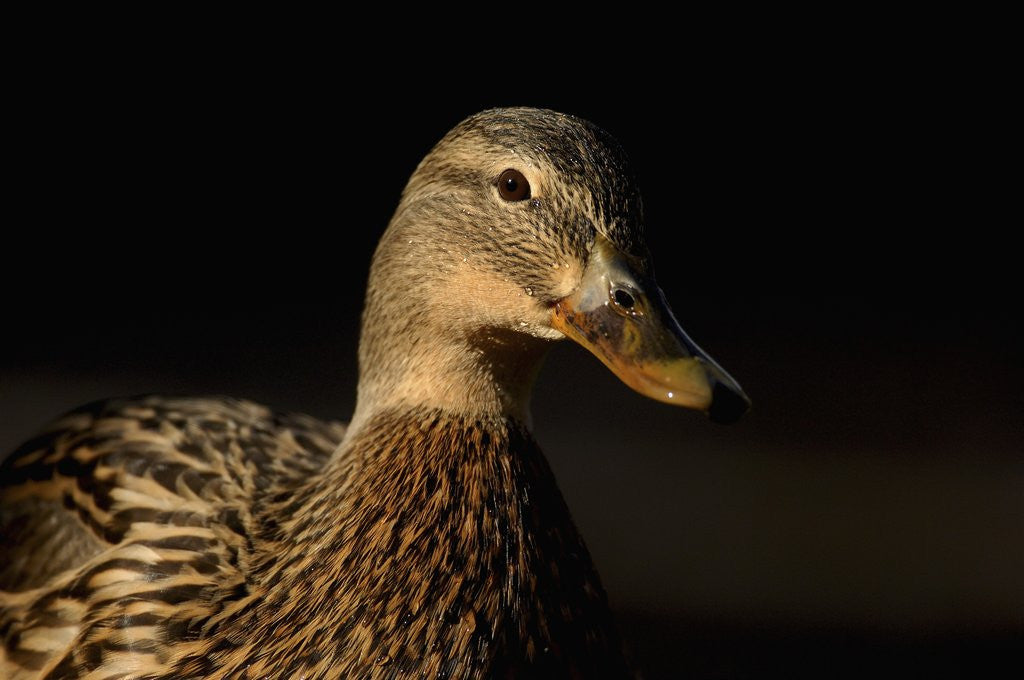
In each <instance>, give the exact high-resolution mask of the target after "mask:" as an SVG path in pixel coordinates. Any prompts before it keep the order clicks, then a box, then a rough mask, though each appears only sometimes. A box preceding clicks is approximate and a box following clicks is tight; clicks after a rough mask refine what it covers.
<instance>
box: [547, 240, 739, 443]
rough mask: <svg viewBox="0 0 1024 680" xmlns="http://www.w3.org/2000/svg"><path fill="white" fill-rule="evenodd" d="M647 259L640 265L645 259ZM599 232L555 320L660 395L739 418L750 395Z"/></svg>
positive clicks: (632, 382) (637, 384)
mask: <svg viewBox="0 0 1024 680" xmlns="http://www.w3.org/2000/svg"><path fill="white" fill-rule="evenodd" d="M637 264H639V262H637ZM640 271H641V270H640V268H639V267H638V266H631V264H630V258H628V257H627V256H625V255H623V254H622V253H620V252H619V251H618V250H616V249H615V247H614V246H612V245H611V243H609V242H608V241H607V240H606V239H604V238H603V237H598V240H597V243H596V244H595V246H594V249H593V250H592V251H591V257H590V262H589V264H588V265H587V268H586V270H585V271H584V274H583V279H582V282H581V284H580V287H579V288H578V289H577V290H576V292H575V293H573V294H572V295H570V296H568V297H566V298H563V299H561V300H559V301H558V302H556V303H555V305H554V307H553V309H552V313H551V323H552V326H554V327H555V328H556V329H558V330H559V331H560V332H562V333H563V334H564V335H566V336H567V337H569V338H571V339H572V340H574V341H575V342H577V343H579V344H580V345H583V346H584V347H586V348H587V349H588V350H589V351H590V352H592V353H593V354H594V355H595V356H596V357H597V358H598V359H600V360H601V361H602V362H603V363H604V364H605V365H606V366H607V367H608V368H609V369H611V371H612V373H614V374H615V375H617V376H618V377H619V379H620V380H622V382H624V383H626V384H627V385H629V386H630V387H632V388H633V389H634V390H636V391H637V392H639V393H640V394H643V395H645V396H647V397H650V398H652V399H657V400H658V401H662V402H665V403H667V404H674V405H676V406H683V407H687V408H693V409H698V410H701V411H704V412H706V413H707V414H708V415H709V416H710V417H711V419H712V420H714V421H716V422H723V423H728V422H733V421H735V420H738V419H739V418H740V416H742V415H743V414H744V413H746V412H747V410H748V409H749V408H750V400H749V399H748V398H747V396H746V394H744V392H743V389H742V388H741V387H740V386H739V384H738V383H737V382H736V381H735V380H733V379H732V377H731V376H730V375H729V374H728V373H726V372H725V371H724V370H723V369H722V367H721V366H719V365H718V364H717V363H715V361H714V360H713V359H712V358H711V357H709V356H708V355H707V354H706V353H705V352H704V351H703V350H701V348H700V347H698V346H697V344H696V343H695V342H693V340H691V339H690V337H689V336H688V335H687V334H686V332H685V331H683V329H682V328H681V327H680V325H679V322H678V321H676V318H675V316H674V315H673V314H672V310H671V309H669V306H668V303H667V302H666V300H665V296H664V294H663V293H662V292H661V289H660V288H658V286H657V284H656V283H655V282H654V280H653V278H650V277H646V276H643V275H642V274H640V273H639V272H640Z"/></svg>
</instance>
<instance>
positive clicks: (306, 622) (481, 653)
mask: <svg viewBox="0 0 1024 680" xmlns="http://www.w3.org/2000/svg"><path fill="white" fill-rule="evenodd" d="M284 504H285V505H284V507H280V508H277V509H274V508H271V509H270V510H271V512H269V513H268V516H273V515H275V514H282V515H284V516H285V517H289V518H288V519H286V520H285V521H284V522H282V523H281V524H280V526H279V527H277V529H276V530H275V533H276V534H277V537H276V539H274V541H273V542H272V544H271V545H270V546H269V548H268V554H267V555H266V557H265V559H266V560H267V562H265V563H264V565H263V568H262V569H261V570H260V571H262V574H261V577H260V579H259V580H260V581H261V583H262V586H263V588H264V589H265V591H266V592H268V593H279V594H280V596H279V597H277V599H276V600H272V601H268V604H269V605H270V606H269V611H270V615H269V616H268V617H266V618H264V619H261V620H260V622H259V626H260V627H262V628H266V629H267V631H266V632H267V633H268V636H272V634H273V631H274V630H279V629H280V628H281V626H292V627H299V628H308V629H309V630H308V631H305V632H303V633H301V634H300V635H299V637H302V636H304V635H306V634H308V635H309V636H317V635H320V636H323V635H330V636H331V639H332V640H337V641H338V642H337V648H336V649H335V650H334V651H333V652H332V653H333V654H335V655H336V658H335V659H334V660H333V661H332V664H334V666H333V667H334V668H338V669H341V670H342V671H343V672H342V676H343V677H349V676H351V677H356V676H358V677H362V676H363V675H364V674H365V673H366V672H367V669H368V668H372V664H373V663H375V662H376V663H378V664H395V665H394V666H393V668H398V669H406V668H410V669H411V668H415V669H417V670H424V669H426V670H429V671H430V676H431V677H434V675H435V674H437V673H442V671H444V670H445V669H448V671H447V672H444V673H443V675H445V677H466V678H484V677H495V676H499V677H505V675H506V674H510V675H511V676H515V677H519V676H521V675H524V674H525V675H529V677H542V676H543V677H548V674H549V673H550V674H551V675H552V677H556V676H557V677H570V676H572V677H575V676H573V675H571V674H572V672H573V671H576V672H580V673H582V676H581V677H599V676H600V677H604V675H601V673H604V672H606V671H607V670H608V669H607V668H605V667H604V665H607V664H615V663H621V661H620V660H618V659H619V653H620V647H619V643H618V642H617V638H616V634H615V632H614V626H613V625H612V623H611V619H610V614H609V612H608V608H607V604H606V600H605V595H604V592H603V590H602V588H601V585H600V582H599V580H598V577H597V574H596V573H595V571H594V569H593V566H592V564H591V561H590V557H589V555H588V553H587V549H586V547H585V546H584V544H583V542H582V539H581V538H580V536H579V534H578V532H577V531H576V529H575V527H574V526H573V523H572V520H571V519H570V517H569V513H568V510H567V509H566V506H565V503H564V501H563V499H562V496H561V494H560V493H559V491H558V488H557V486H556V484H555V481H554V478H553V476H552V474H551V471H550V469H549V468H548V466H547V463H546V461H545V460H544V457H543V456H542V455H541V453H540V450H539V449H538V447H537V445H536V443H535V442H534V440H533V438H532V437H531V436H530V434H529V432H528V430H527V429H526V427H525V426H524V425H523V424H522V423H520V422H518V421H516V420H513V419H509V418H504V417H494V418H490V417H472V418H471V417H466V416H461V415H458V414H452V413H450V412H446V411H443V410H439V409H423V408H412V409H408V408H407V409H402V410H394V411H386V412H378V413H377V414H375V415H374V416H372V417H371V418H370V419H369V420H368V421H367V422H366V423H364V425H363V426H362V427H361V428H360V430H359V432H357V433H356V434H355V435H354V436H353V437H350V438H348V439H346V441H345V442H344V443H343V445H342V447H341V448H340V449H339V451H338V452H337V453H336V454H335V456H334V458H333V459H332V460H331V462H330V464H329V465H328V466H327V468H326V469H325V470H324V472H323V473H322V474H321V475H319V476H318V477H316V478H314V479H313V480H311V481H310V483H309V484H308V485H307V487H305V488H304V489H301V490H300V491H299V492H298V493H297V494H296V495H295V496H294V497H293V498H292V499H291V500H290V501H285V502H284ZM275 545H276V546H278V547H276V548H275V547H274V546H275ZM271 552H272V553H275V554H269V553H271ZM294 592H302V593H303V597H302V598H301V601H298V600H295V599H293V598H292V597H291V596H290V595H289V594H290V593H294ZM293 603H294V604H293ZM310 612H317V614H316V616H312V617H311V616H310ZM258 633H259V631H252V630H250V631H247V635H254V634H258ZM270 639H272V638H270ZM286 653H287V650H282V651H281V654H286ZM263 658H264V659H267V660H269V659H271V658H273V653H270V652H268V653H267V654H265V655H264V656H263ZM501 664H510V665H508V666H502V665H501ZM294 670H295V671H296V674H299V673H300V672H301V671H302V670H303V669H301V668H297V667H296V668H295V669H294ZM535 671H536V672H539V673H540V675H534V674H533V673H534V672H535ZM586 671H593V672H592V673H591V672H586ZM374 677H376V676H374ZM438 677H440V675H438Z"/></svg>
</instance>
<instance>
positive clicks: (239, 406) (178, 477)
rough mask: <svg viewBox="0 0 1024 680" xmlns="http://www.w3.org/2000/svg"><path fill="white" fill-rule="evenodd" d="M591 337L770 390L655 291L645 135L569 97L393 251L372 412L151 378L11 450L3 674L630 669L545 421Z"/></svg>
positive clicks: (450, 183)
mask: <svg viewBox="0 0 1024 680" xmlns="http://www.w3.org/2000/svg"><path fill="white" fill-rule="evenodd" d="M566 336H568V337H569V338H571V339H573V340H575V341H576V342H579V343H580V344H582V345H584V346H585V347H586V348H587V349H589V350H590V351H591V352H593V353H594V354H596V355H597V356H598V357H599V358H600V359H601V361H603V362H604V363H605V364H606V365H607V366H608V367H609V368H610V369H611V370H612V371H614V372H615V374H616V375H618V376H619V377H620V378H621V379H622V380H624V381H625V382H626V383H627V384H628V385H630V386H631V387H633V388H634V389H636V390H638V391H640V392H642V393H643V394H645V395H648V396H650V397H653V398H655V399H659V400H661V401H665V402H668V403H672V404H679V405H681V406H687V407H692V408H697V409H702V410H705V411H708V412H709V413H710V415H711V416H712V418H713V419H717V420H732V419H735V418H737V417H739V416H740V415H741V414H742V413H743V412H744V411H745V410H746V408H747V401H746V398H745V397H744V396H743V393H742V391H741V390H740V388H739V386H738V385H737V384H736V383H735V382H734V381H733V380H732V379H731V378H730V377H729V376H728V375H727V374H726V373H725V372H724V371H722V370H721V369H720V368H719V367H718V366H717V365H716V364H715V363H714V362H713V361H711V360H710V359H709V358H708V357H707V356H706V355H705V354H703V353H702V352H701V351H700V350H699V349H698V348H697V347H696V345H694V344H693V343H692V342H691V341H690V340H689V338H687V336H686V335H685V334H684V333H683V331H682V330H681V329H680V328H679V326H678V324H677V323H676V321H675V319H674V318H673V316H672V313H671V312H670V311H669V308H668V307H667V305H666V303H665V300H664V297H663V296H662V294H661V292H660V290H659V289H658V287H657V286H656V285H655V282H654V280H653V278H652V269H651V261H650V254H649V252H648V251H647V249H646V247H645V244H644V237H643V232H642V212H641V204H640V195H639V193H638V192H637V188H636V185H635V184H634V181H633V179H632V176H631V175H630V172H629V169H628V166H627V163H626V159H625V156H624V155H623V153H622V151H621V150H620V149H619V147H618V145H617V144H616V143H615V142H614V141H613V140H612V139H611V138H610V137H609V136H608V135H607V134H606V133H604V132H602V131H601V130H599V129H598V128H596V127H594V126H593V125H591V124H590V123H587V122H585V121H582V120H579V119H577V118H573V117H571V116H566V115H562V114H558V113H554V112H551V111H540V110H534V109H499V110H493V111H487V112H484V113H481V114H478V115H475V116H472V117H471V118H469V119H467V120H466V121H464V122H463V123H461V124H460V125H458V126H457V127H456V128H455V129H453V130H452V131H451V132H449V133H448V135H447V136H445V137H444V139H442V140H441V142H440V143H439V144H438V145H437V146H436V147H435V148H434V149H433V150H432V151H431V152H430V154H429V155H428V156H427V157H426V158H425V159H424V160H423V162H422V163H420V165H419V167H418V168H417V169H416V172H415V173H414V174H413V176H412V178H411V179H410V180H409V184H408V186H407V187H406V189H405V192H404V193H403V195H402V201H401V204H400V205H399V207H398V210H397V212H396V213H395V216H394V218H393V219H392V220H391V224H390V225H389V227H388V229H387V231H386V232H385V234H384V236H383V238H382V239H381V242H380V245H379V246H378V248H377V252H376V255H375V256H374V260H373V265H372V268H371V272H370V280H369V292H368V294H367V299H366V308H365V312H364V316H363V334H362V340H361V345H360V349H359V368H360V374H359V393H358V402H357V407H356V410H355V414H354V415H353V417H352V421H351V423H350V425H349V426H348V427H347V429H346V428H345V427H344V426H343V425H341V424H338V423H322V422H319V421H317V420H315V419H313V418H309V417H306V416H298V415H284V416H282V415H278V414H275V413H273V412H271V411H269V410H267V409H266V408H264V407H262V406H257V405H255V404H252V403H248V402H244V401H237V400H233V399H224V398H203V399H186V398H180V399H179V398H161V397H145V398H137V399H125V400H117V401H108V402H104V403H97V404H93V405H91V406H87V407H85V408H83V409H81V410H79V411H76V412H74V413H72V414H70V415H68V416H66V417H65V418H63V419H62V420H60V421H59V422H57V423H56V424H55V425H53V426H52V427H51V428H50V429H49V430H48V431H47V432H46V433H44V434H43V435H41V436H40V437H38V438H36V439H33V440H32V441H29V442H27V443H26V444H25V445H23V446H22V447H21V448H20V449H18V451H16V452H15V453H14V454H13V455H12V456H11V457H10V458H8V459H7V460H6V462H5V463H4V464H3V468H2V471H0V474H2V476H0V479H2V482H0V486H2V490H0V549H2V555H3V560H2V563H0V589H2V591H0V634H2V636H3V643H4V644H3V648H2V652H0V676H2V677H5V678H35V677H45V678H72V677H74V678H79V677H81V678H229V677H230V678H235V677H251V678H268V677H270V678H300V677H303V678H382V677H430V678H495V677H497V678H506V677H529V678H539V677H574V678H597V677H623V676H628V675H629V673H630V671H629V669H628V667H627V663H626V661H625V660H624V657H623V654H622V651H621V644H620V641H619V639H618V637H617V634H616V632H615V629H614V625H613V623H612V619H611V616H610V614H609V611H608V605H607V603H606V599H605V595H604V592H603V590H602V588H601V585H600V582H599V580H598V577H597V573H596V572H595V570H594V567H593V565H592V564H591V561H590V557H589V556H588V554H587V549H586V548H585V547H584V545H583V541H582V539H581V538H580V536H579V534H578V533H577V531H576V529H575V527H574V526H573V524H572V521H571V519H570V517H569V512H568V510H567V509H566V507H565V503H564V501H563V500H562V497H561V495H560V493H559V491H558V489H557V487H556V485H555V480H554V478H553V476H552V474H551V471H550V469H549V468H548V466H547V463H546V462H545V460H544V457H543V455H542V454H541V452H540V450H539V448H538V446H537V443H536V442H535V441H534V439H533V437H532V436H531V434H530V416H529V395H530V386H531V383H532V382H533V378H534V376H535V374H536V373H537V370H538V367H539V365H540V363H541V359H542V357H543V356H544V353H545V351H546V350H547V348H548V346H549V345H550V344H551V342H552V341H553V340H558V339H561V338H563V337H566Z"/></svg>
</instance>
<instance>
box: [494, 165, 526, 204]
mask: <svg viewBox="0 0 1024 680" xmlns="http://www.w3.org/2000/svg"><path fill="white" fill-rule="evenodd" d="M498 194H499V195H501V197H502V198H503V199H505V200H506V201H525V200H526V199H528V198H529V197H530V183H529V182H527V181H526V177H524V176H523V173H521V172H519V171H518V170H513V169H511V168H509V169H508V170H506V171H505V172H503V173H501V177H499V178H498Z"/></svg>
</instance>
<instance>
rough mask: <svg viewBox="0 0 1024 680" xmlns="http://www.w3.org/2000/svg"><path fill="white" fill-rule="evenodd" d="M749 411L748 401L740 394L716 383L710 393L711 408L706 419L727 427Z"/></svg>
mask: <svg viewBox="0 0 1024 680" xmlns="http://www.w3.org/2000/svg"><path fill="white" fill-rule="evenodd" d="M748 410H750V400H749V399H747V397H746V396H744V395H743V394H742V393H740V392H736V391H735V390H733V389H731V388H729V387H727V386H726V385H723V384H722V383H716V384H715V389H714V391H713V392H712V393H711V408H709V409H708V417H709V418H711V420H712V421H713V422H716V423H721V424H722V425H729V424H731V423H735V422H736V421H737V420H739V419H740V418H742V417H743V414H744V413H746V412H747V411H748Z"/></svg>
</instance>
